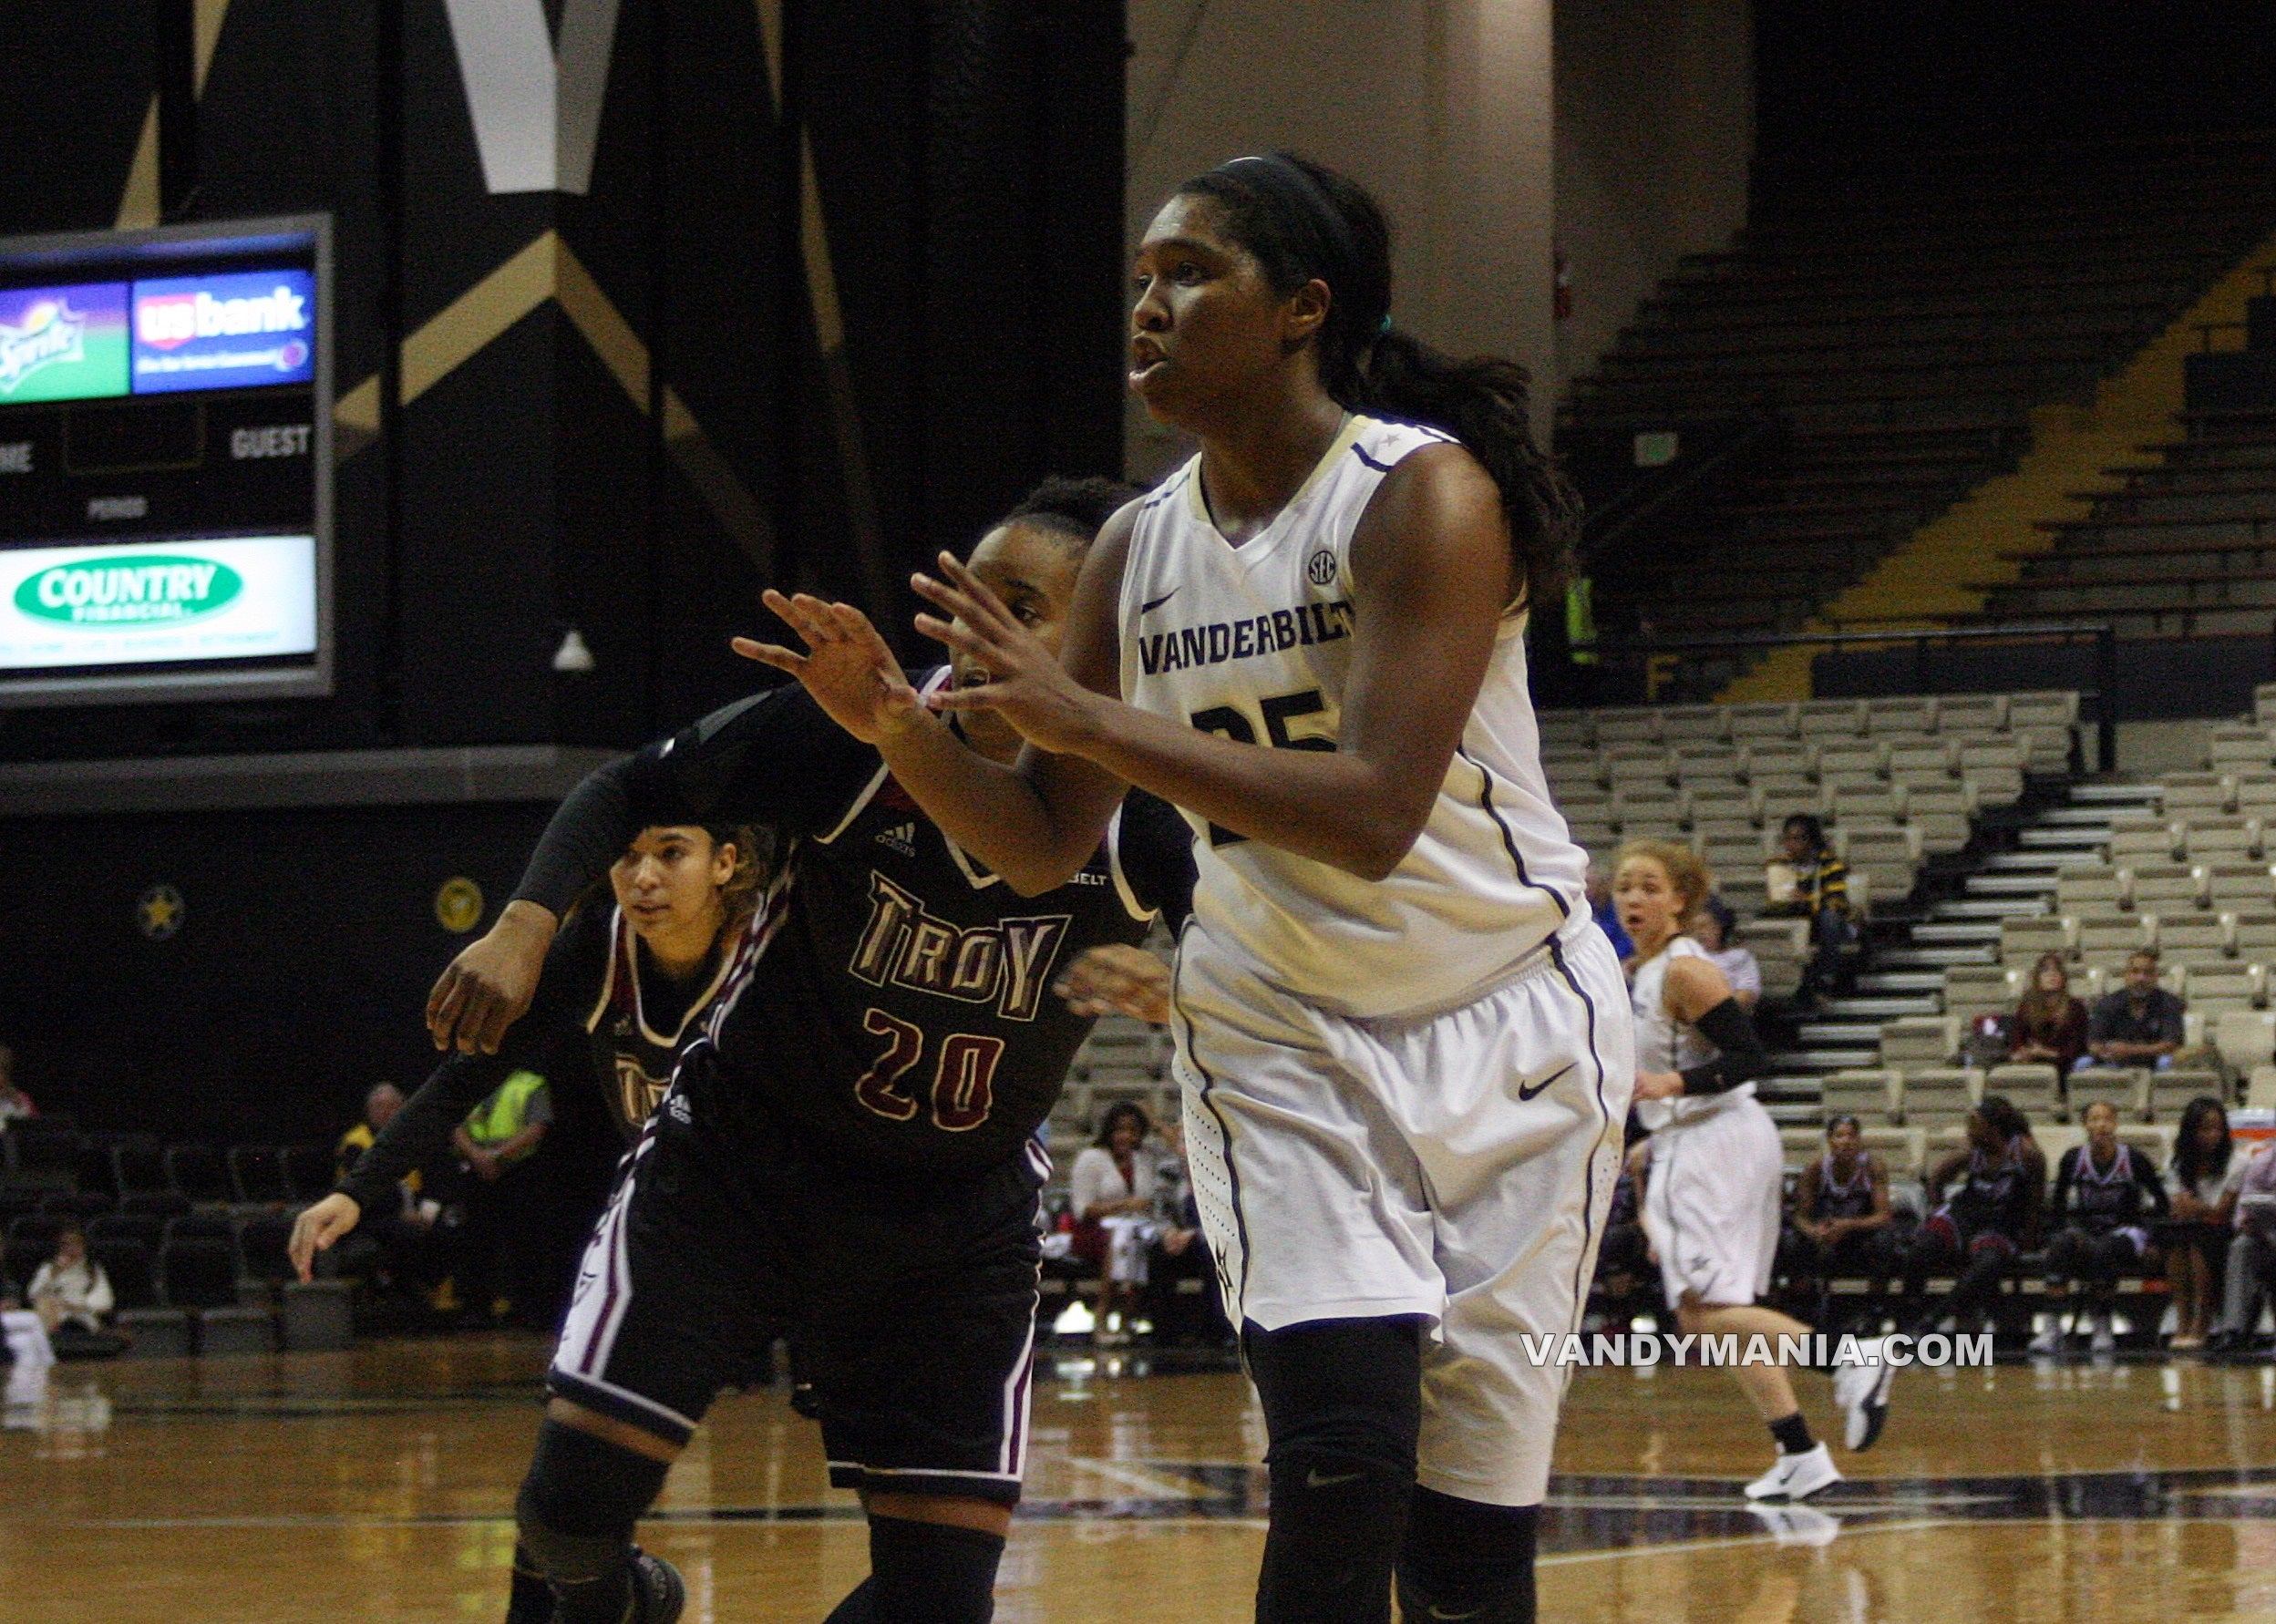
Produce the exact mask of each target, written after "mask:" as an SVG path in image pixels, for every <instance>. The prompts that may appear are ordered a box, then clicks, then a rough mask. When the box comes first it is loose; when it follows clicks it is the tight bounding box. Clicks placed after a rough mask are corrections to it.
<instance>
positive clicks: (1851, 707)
mask: <svg viewBox="0 0 2276 1624" xmlns="http://www.w3.org/2000/svg"><path fill="white" fill-rule="evenodd" d="M1794 720H1795V728H1796V731H1797V732H1798V733H1799V734H1800V735H1802V736H1803V737H1804V738H1806V739H1807V738H1818V739H1824V738H1855V737H1856V736H1857V735H1859V734H1860V733H1862V732H1864V731H1865V706H1864V704H1862V703H1861V702H1860V701H1858V700H1854V699H1808V700H1804V701H1803V702H1802V703H1801V704H1799V705H1797V706H1796V707H1795V715H1794Z"/></svg>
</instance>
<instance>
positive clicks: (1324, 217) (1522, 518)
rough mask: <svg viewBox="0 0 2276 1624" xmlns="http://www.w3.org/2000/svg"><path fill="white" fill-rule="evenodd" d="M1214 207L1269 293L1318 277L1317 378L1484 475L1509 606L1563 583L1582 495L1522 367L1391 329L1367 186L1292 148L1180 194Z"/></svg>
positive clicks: (1378, 215)
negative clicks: (1537, 439)
mask: <svg viewBox="0 0 2276 1624" xmlns="http://www.w3.org/2000/svg"><path fill="white" fill-rule="evenodd" d="M1178 190H1179V193H1180V194H1181V195H1186V196H1194V197H1206V198H1209V199H1210V200H1213V201H1214V202H1216V203H1217V204H1218V205H1219V207H1220V210H1221V211H1223V216H1224V220H1223V225H1224V231H1225V234H1226V235H1227V236H1228V237H1229V238H1231V240H1232V241H1233V242H1237V243H1239V244H1240V245H1241V247H1242V248H1245V249H1247V250H1248V251H1249V252H1250V253H1251V254H1252V255H1254V256H1255V258H1256V260H1257V262H1258V263H1259V264H1260V265H1261V266H1262V267H1263V270H1264V273H1265V276H1266V278H1267V280H1269V281H1270V282H1271V283H1272V287H1273V289H1274V291H1276V292H1278V293H1282V294H1287V293H1294V292H1295V291H1296V290H1297V289H1298V288H1300V287H1302V286H1303V285H1304V283H1307V282H1311V281H1313V280H1314V279H1315V278H1316V279H1317V280H1319V281H1321V282H1323V283H1326V284H1327V287H1328V293H1329V304H1328V315H1327V319H1326V321H1324V322H1323V323H1322V324H1321V326H1320V330H1319V332H1318V334H1317V335H1316V336H1315V338H1314V339H1313V344H1315V346H1316V349H1317V355H1318V361H1319V368H1320V382H1321V384H1322V385H1323V387H1325V388H1326V390H1327V392H1328V394H1329V395H1330V396H1333V397H1334V400H1335V402H1336V404H1337V405H1339V406H1343V407H1344V409H1345V410H1346V411H1354V412H1365V413H1366V414H1368V415H1369V416H1380V417H1389V418H1395V419H1397V420H1399V421H1401V422H1406V423H1416V424H1420V425H1422V426H1423V427H1427V428H1436V429H1439V430H1441V431H1442V432H1444V433H1447V434H1449V435H1452V436H1453V437H1455V438H1456V439H1457V440H1458V441H1460V442H1461V444H1462V447H1463V448H1464V449H1465V450H1467V451H1468V452H1469V454H1470V455H1471V456H1472V457H1476V458H1477V459H1478V463H1479V465H1480V466H1481V467H1483V468H1485V470H1486V472H1487V474H1488V476H1489V477H1490V478H1492V479H1493V482H1494V486H1495V488H1496V489H1498V491H1499V492H1500V493H1501V507H1502V511H1503V513H1504V515H1505V516H1506V517H1507V518H1508V520H1509V551H1510V562H1511V565H1512V568H1513V570H1514V573H1515V575H1516V577H1517V581H1516V591H1515V595H1514V597H1513V600H1512V604H1513V607H1515V608H1525V607H1529V606H1531V605H1535V604H1539V603H1543V602H1548V601H1551V600H1552V599H1553V598H1554V597H1555V596H1556V595H1557V594H1558V593H1560V592H1561V591H1563V588H1564V582H1565V574H1566V570H1567V566H1568V562H1569V560H1570V558H1571V550H1572V543H1573V539H1574V536H1575V534H1576V532H1577V530H1578V529H1579V518H1580V504H1579V501H1578V499H1577V498H1576V497H1575V496H1574V495H1573V492H1572V488H1571V486H1570V485H1568V484H1567V483H1566V482H1565V480H1564V478H1563V477H1562V476H1561V475H1560V474H1559V473H1558V471H1557V469H1556V468H1555V465H1554V464H1552V463H1551V462H1550V459H1549V457H1546V456H1544V455H1543V454H1542V452H1541V450H1540V447H1538V446H1536V445H1535V444H1534V442H1533V430H1532V424H1531V420H1530V418H1529V414H1528V410H1527V387H1528V379H1527V376H1526V371H1525V368H1524V367H1522V366H1519V365H1518V364H1517V363H1516V362H1514V361H1509V360H1505V359H1503V358H1501V357H1499V356H1496V355H1478V356H1472V357H1470V358H1469V359H1467V360H1457V359H1455V358H1454V357H1452V356H1450V355H1444V354H1442V353H1440V352H1439V351H1437V350H1435V349H1433V348H1431V347H1430V346H1429V345H1428V344H1425V343H1423V342H1422V340H1420V339H1418V338H1416V336H1414V334H1410V333H1406V332H1403V331H1401V330H1400V329H1399V328H1397V327H1395V326H1393V325H1392V324H1391V320H1390V311H1391V228H1390V222H1389V221H1386V220H1385V218H1384V213H1383V210H1382V208H1381V206H1380V205H1378V204H1377V203H1376V202H1375V199H1374V198H1373V197H1371V196H1369V195H1368V193H1367V191H1366V190H1365V188H1364V187H1362V186H1360V185H1359V183H1358V182H1356V181H1354V180H1351V179H1350V178H1348V177H1347V176H1344V175H1339V174H1337V173H1336V172H1335V171H1334V170H1331V169H1328V168H1327V167H1326V166H1324V165H1323V164H1317V163H1313V162H1312V161H1311V160H1310V159H1303V158H1298V157H1295V156H1294V155H1292V154H1291V153H1286V152H1273V153H1270V154H1268V155H1265V156H1262V157H1256V158H1237V159H1233V160H1232V161H1231V162H1230V163H1227V164H1223V165H1220V167H1219V168H1217V169H1214V170H1210V171H1209V172H1208V173H1207V174H1204V175H1198V176H1196V177H1195V178H1194V179H1192V180H1189V181H1187V182H1186V183H1185V184H1184V185H1183V186H1180V187H1179V189H1178Z"/></svg>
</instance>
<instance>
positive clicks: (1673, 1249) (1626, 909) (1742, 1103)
mask: <svg viewBox="0 0 2276 1624" xmlns="http://www.w3.org/2000/svg"><path fill="white" fill-rule="evenodd" d="M1713 889H1715V888H1714V882H1713V880H1712V879H1711V878H1710V876H1709V875H1708V873H1707V870H1706V869H1705V867H1704V865H1702V864H1701V862H1700V861H1699V858H1698V855H1697V854H1696V853H1694V851H1693V850H1692V849H1691V848H1689V847H1688V846H1677V845H1674V843H1672V842H1668V841H1661V840H1636V841H1632V842H1630V843H1629V844H1628V845H1626V846H1624V847H1622V848H1621V852H1620V857H1619V859H1618V861H1617V862H1616V863H1615V864H1614V866H1613V869H1612V900H1613V903H1614V905H1615V906H1616V907H1618V908H1619V910H1620V922H1621V925H1622V928H1623V929H1624V930H1627V932H1628V936H1629V939H1630V940H1632V941H1633V942H1634V943H1635V944H1636V952H1635V957H1634V958H1632V959H1631V960H1630V961H1629V963H1628V973H1629V980H1630V993H1631V996H1632V999H1633V1001H1634V1009H1635V1015H1636V1067H1637V1071H1636V1098H1637V1100H1638V1102H1639V1107H1638V1114H1639V1115H1641V1116H1642V1117H1643V1125H1645V1126H1646V1127H1648V1128H1650V1129H1651V1130H1652V1163H1651V1168H1650V1171H1649V1172H1648V1173H1647V1174H1646V1175H1645V1182H1644V1197H1643V1227H1644V1232H1645V1234H1647V1235H1648V1236H1650V1237H1651V1239H1652V1249H1653V1252H1654V1253H1655V1254H1656V1255H1657V1257H1658V1258H1659V1262H1660V1274H1661V1277H1662V1278H1663V1280H1665V1281H1666V1284H1667V1305H1668V1307H1670V1308H1672V1309H1674V1311H1675V1321H1676V1324H1677V1326H1678V1328H1679V1329H1680V1330H1681V1331H1683V1332H1684V1334H1685V1335H1704V1336H1717V1337H1719V1336H1725V1335H1734V1336H1736V1337H1738V1338H1739V1339H1740V1340H1741V1341H1746V1339H1747V1338H1750V1337H1754V1336H1762V1337H1765V1338H1767V1339H1768V1340H1769V1345H1770V1346H1772V1347H1776V1346H1777V1339H1778V1338H1780V1337H1782V1336H1802V1337H1806V1336H1807V1335H1808V1334H1809V1327H1808V1326H1807V1325H1804V1324H1803V1323H1802V1322H1801V1321H1799V1320H1796V1319H1792V1318H1789V1317H1788V1316H1787V1315H1785V1314H1782V1313H1780V1312H1778V1311H1777V1310H1776V1309H1771V1308H1764V1307H1761V1306H1759V1305H1758V1304H1757V1303H1756V1299H1757V1298H1759V1297H1760V1296H1761V1295H1762V1294H1763V1292H1764V1291H1765V1290H1767V1289H1768V1287H1769V1285H1770V1278H1771V1274H1770V1270H1771V1263H1772V1261H1773V1259H1775V1258H1776V1257H1777V1250H1778V1220H1779V1207H1780V1198H1781V1186H1782V1184H1783V1182H1784V1168H1783V1162H1784V1157H1783V1155H1782V1153H1781V1151H1780V1149H1779V1146H1778V1130H1777V1125H1775V1124H1774V1123H1772V1121H1771V1120H1770V1114H1769V1113H1768V1112H1767V1111H1765V1110H1764V1109H1763V1108H1762V1106H1761V1105H1758V1104H1756V1100H1755V1079H1756V1078H1757V1077H1759V1076H1761V1075H1762V1074H1763V1073H1764V1072H1765V1071H1766V1070H1767V1069H1768V1062H1769V1056H1768V1055H1767V1054H1765V1052H1764V1050H1763V1046H1762V1041H1761V1040H1760V1039H1759V1038H1757V1037H1756V1035H1755V1024H1754V1022H1753V1021H1752V1020H1751V1019H1749V1018H1748V1016H1747V1013H1746V1010H1745V1009H1743V1008H1741V1007H1740V1005H1739V1002H1738V1000H1737V999H1735V998H1734V997H1732V996H1731V985H1730V983H1729V982H1726V981H1725V980H1724V979H1723V972H1722V971H1720V970H1718V969H1716V968H1715V961H1714V960H1712V959H1710V958H1708V957H1707V950H1706V949H1704V948H1703V947H1701V946H1700V945H1699V944H1698V943H1697V942H1696V941H1694V940H1692V939H1691V937H1690V936H1688V935H1686V934H1685V933H1684V924H1685V923H1686V922H1687V921H1688V920H1690V919H1691V917H1692V916H1693V915H1694V913H1696V912H1697V911H1698V910H1699V909H1700V908H1701V907H1702V906H1703V905H1704V903H1705V902H1706V899H1707V897H1708V895H1709V893H1710V892H1711V891H1712V890H1713ZM1859 1348H1860V1349H1861V1350H1862V1352H1863V1353H1864V1356H1865V1358H1866V1360H1867V1361H1868V1362H1865V1363H1862V1364H1852V1365H1845V1366H1842V1367H1840V1368H1838V1369H1837V1370H1836V1372H1835V1373H1834V1402H1835V1403H1838V1404H1839V1405H1840V1406H1841V1409H1842V1411H1843V1413H1844V1414H1845V1416H1846V1417H1847V1419H1848V1429H1847V1442H1848V1444H1849V1447H1850V1448H1851V1449H1869V1448H1871V1447H1872V1446H1873V1444H1874V1442H1875V1441H1876V1440H1877V1439H1878V1438H1880V1431H1881V1427H1882V1424H1884V1423H1885V1422H1886V1421H1887V1419H1888V1415H1889V1389H1890V1381H1891V1379H1892V1377H1893V1376H1894V1374H1895V1372H1894V1370H1893V1369H1892V1368H1891V1367H1890V1366H1889V1365H1887V1364H1885V1363H1883V1362H1881V1360H1880V1342H1879V1341H1877V1340H1873V1339H1868V1340H1867V1341H1863V1342H1861V1343H1859ZM1731 1373H1732V1374H1733V1375H1734V1376H1735V1377H1737V1378H1738V1384H1739V1386H1740V1388H1741V1389H1742V1390H1743V1391H1744V1392H1745V1393H1746V1398H1747V1402H1748V1403H1752V1404H1753V1405H1754V1406H1755V1413H1756V1414H1757V1415H1759V1416H1761V1417H1762V1419H1763V1423H1764V1424H1765V1425H1766V1426H1767V1427H1769V1429H1770V1436H1771V1438H1772V1440H1773V1441H1774V1442H1775V1443H1776V1444H1777V1446H1778V1458H1777V1460H1776V1461H1775V1462H1774V1463H1772V1465H1771V1468H1770V1470H1769V1471H1768V1472H1766V1473H1765V1474H1764V1475H1762V1476H1760V1477H1758V1478H1756V1480H1755V1481H1754V1482H1752V1483H1750V1484H1748V1485H1746V1494H1747V1497H1748V1498H1749V1499H1756V1500H1762V1499H1787V1500H1799V1499H1802V1498H1804V1497H1805V1496H1809V1495H1814V1494H1816V1493H1817V1492H1818V1490H1819V1489H1822V1488H1824V1487H1825V1486H1826V1485H1828V1484H1833V1483H1838V1482H1840V1481H1841V1473H1840V1472H1839V1470H1838V1468H1836V1466H1835V1465H1834V1464H1833V1456H1832V1454H1830V1453H1829V1452H1828V1450H1827V1448H1826V1446H1825V1445H1824V1444H1820V1443H1818V1441H1817V1440H1816V1439H1815V1438H1813V1437H1811V1436H1810V1430H1809V1423H1808V1421H1807V1419H1805V1418H1804V1416H1803V1414H1802V1406H1801V1404H1800V1403H1799V1402H1798V1401H1797V1399H1796V1398H1795V1396H1794V1383H1793V1382H1792V1380H1791V1379H1790V1378H1789V1377H1788V1376H1787V1372H1786V1368H1785V1366H1783V1365H1779V1364H1740V1365H1735V1366H1733V1367H1732V1371H1731Z"/></svg>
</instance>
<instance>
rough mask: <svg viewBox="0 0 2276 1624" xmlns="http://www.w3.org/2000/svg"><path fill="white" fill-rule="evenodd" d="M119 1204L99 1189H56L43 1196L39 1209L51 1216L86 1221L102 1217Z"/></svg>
mask: <svg viewBox="0 0 2276 1624" xmlns="http://www.w3.org/2000/svg"><path fill="white" fill-rule="evenodd" d="M117 1205H118V1203H116V1202H115V1201H113V1200H112V1199H111V1198H110V1197H108V1196H106V1195H104V1194H102V1193H101V1192H100V1191H98V1190H56V1191H53V1192H51V1193H50V1194H48V1195H46V1196H45V1197H42V1198H41V1200H40V1203H39V1209H40V1211H42V1212H44V1213H46V1214H47V1215H48V1216H49V1217H51V1218H77V1219H78V1220H79V1221H80V1222H82V1223H85V1222H86V1221H87V1220H88V1218H101V1217H102V1216H103V1215H104V1214H105V1213H107V1212H108V1211H110V1210H111V1209H112V1208H114V1207H116V1206H117Z"/></svg>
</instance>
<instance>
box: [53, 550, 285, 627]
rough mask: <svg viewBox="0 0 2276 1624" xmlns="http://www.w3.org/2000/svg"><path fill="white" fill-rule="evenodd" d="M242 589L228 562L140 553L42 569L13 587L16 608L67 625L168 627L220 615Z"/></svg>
mask: <svg viewBox="0 0 2276 1624" xmlns="http://www.w3.org/2000/svg"><path fill="white" fill-rule="evenodd" d="M244 590H245V578H244V577H243V576H242V575H240V574H238V573H237V571H236V570H232V569H231V568H230V567H229V566H228V565H227V564H221V563H216V562H214V560H211V559H191V558H179V557H169V556H167V555H166V554H163V553H143V554H139V555H137V556H136V557H133V558H125V559H82V560H78V561H77V562H76V563H69V564H57V565H56V566H55V567H54V568H52V569H47V570H41V571H40V572H39V573H38V574H36V575H33V576H28V577H26V579H25V581H24V583H23V584H22V585H21V586H19V587H17V588H16V589H15V606H16V608H18V609H20V610H22V611H23V612H25V613H26V614H28V615H32V616H34V617H36V619H39V620H43V621H55V622H59V623H61V624H63V625H66V626H87V627H89V628H93V629H95V630H104V629H108V628H109V627H113V626H172V625H180V623H181V622H185V621H195V620H202V619H204V618H205V617H206V616H207V615H210V614H218V613H220V612H221V611H222V610H224V609H227V608H228V607H229V606H230V605H231V604H232V603H233V602H235V601H237V594H238V593H240V592H242V591H244Z"/></svg>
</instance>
